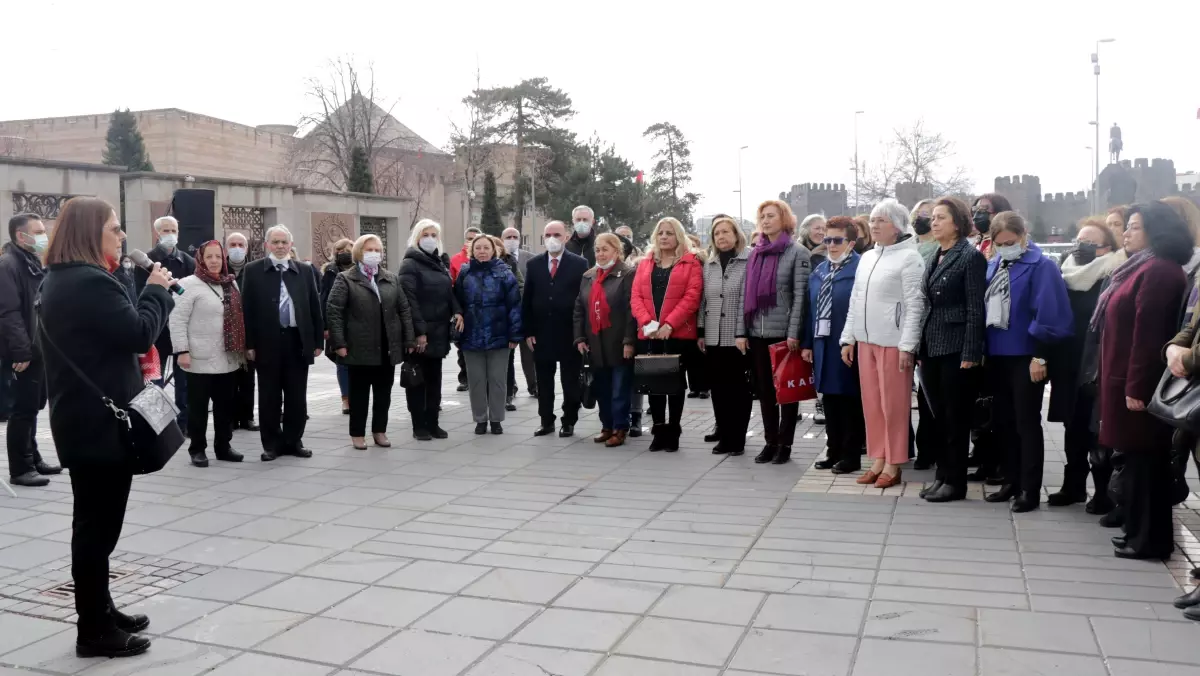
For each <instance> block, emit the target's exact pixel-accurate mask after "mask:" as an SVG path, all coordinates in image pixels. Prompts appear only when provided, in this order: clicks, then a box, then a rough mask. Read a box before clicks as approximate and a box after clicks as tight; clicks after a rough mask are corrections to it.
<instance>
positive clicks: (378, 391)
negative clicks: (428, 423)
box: [346, 364, 396, 437]
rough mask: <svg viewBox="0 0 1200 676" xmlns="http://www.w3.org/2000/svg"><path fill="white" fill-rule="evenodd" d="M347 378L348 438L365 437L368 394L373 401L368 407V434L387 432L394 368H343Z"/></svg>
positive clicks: (394, 376) (389, 366) (389, 365)
mask: <svg viewBox="0 0 1200 676" xmlns="http://www.w3.org/2000/svg"><path fill="white" fill-rule="evenodd" d="M346 369H347V371H348V372H349V375H350V436H352V437H365V436H367V432H366V429H367V403H368V400H369V399H370V397H371V393H372V391H374V393H375V401H374V404H373V405H372V406H371V434H383V433H384V432H387V422H388V409H390V408H391V407H392V384H393V383H394V382H395V381H396V367H395V366H392V365H391V364H388V365H387V366H382V365H380V366H346Z"/></svg>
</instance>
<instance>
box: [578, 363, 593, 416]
mask: <svg viewBox="0 0 1200 676" xmlns="http://www.w3.org/2000/svg"><path fill="white" fill-rule="evenodd" d="M595 379H596V374H594V373H592V363H591V361H590V360H589V359H588V358H587V357H586V356H585V357H584V358H583V368H581V369H579V393H580V397H579V403H580V405H582V406H583V407H584V408H586V409H589V410H590V409H593V408H596V388H595V387H594V386H593V384H592V383H593V381H594V380H595Z"/></svg>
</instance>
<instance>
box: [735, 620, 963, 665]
mask: <svg viewBox="0 0 1200 676" xmlns="http://www.w3.org/2000/svg"><path fill="white" fill-rule="evenodd" d="M857 643H858V639H857V638H854V637H849V636H828V635H818V634H801V633H796V632H790V631H772V630H770V629H756V628H752V629H751V630H750V631H749V632H748V633H747V634H746V638H745V639H744V640H743V641H742V644H741V646H739V647H738V649H737V652H736V653H734V656H733V661H732V662H730V666H731V667H733V668H735V669H745V670H747V671H762V672H769V673H773V674H788V675H789V676H845V675H846V674H847V673H849V671H850V660H851V657H852V656H853V655H854V647H855V645H856V644H857ZM922 645H924V644H922ZM954 676H960V675H958V674H955V675H954Z"/></svg>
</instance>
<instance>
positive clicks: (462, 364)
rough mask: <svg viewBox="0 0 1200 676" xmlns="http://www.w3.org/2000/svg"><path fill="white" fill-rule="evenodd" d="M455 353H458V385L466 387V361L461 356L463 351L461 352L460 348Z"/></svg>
mask: <svg viewBox="0 0 1200 676" xmlns="http://www.w3.org/2000/svg"><path fill="white" fill-rule="evenodd" d="M455 351H456V352H458V384H459V385H466V384H467V360H466V358H465V357H464V356H463V351H462V348H461V347H460V348H459V349H458V350H455Z"/></svg>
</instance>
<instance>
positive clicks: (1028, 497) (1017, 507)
mask: <svg viewBox="0 0 1200 676" xmlns="http://www.w3.org/2000/svg"><path fill="white" fill-rule="evenodd" d="M1041 502H1042V499H1041V496H1040V495H1039V494H1038V493H1034V492H1033V491H1021V494H1020V495H1018V496H1017V499H1016V500H1013V504H1012V511H1013V513H1015V514H1020V513H1022V512H1032V511H1033V510H1035V509H1037V508H1038V506H1039V505H1040V504H1041Z"/></svg>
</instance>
